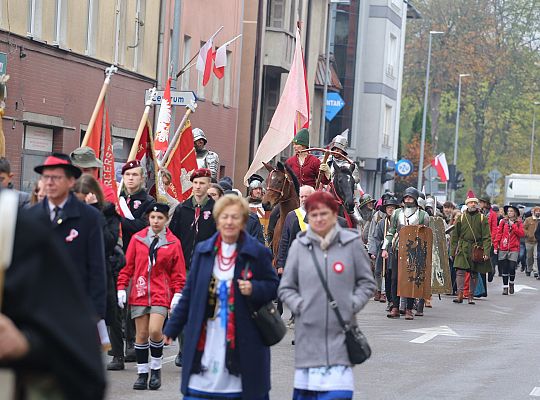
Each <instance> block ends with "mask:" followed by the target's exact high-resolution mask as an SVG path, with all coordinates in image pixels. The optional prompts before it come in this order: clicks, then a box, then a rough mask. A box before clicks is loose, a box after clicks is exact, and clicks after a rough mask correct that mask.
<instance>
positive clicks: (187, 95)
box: [144, 89, 197, 106]
mask: <svg viewBox="0 0 540 400" xmlns="http://www.w3.org/2000/svg"><path fill="white" fill-rule="evenodd" d="M163 93H165V91H164V90H156V93H155V94H154V97H153V98H152V104H161V99H162V98H163ZM149 97H150V89H147V90H146V93H145V95H144V102H145V103H146V101H147V100H148V98H149ZM192 101H197V96H195V93H194V92H191V91H175V90H171V105H173V106H187V105H188V104H190V103H191V102H192Z"/></svg>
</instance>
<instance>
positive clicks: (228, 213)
mask: <svg viewBox="0 0 540 400" xmlns="http://www.w3.org/2000/svg"><path fill="white" fill-rule="evenodd" d="M248 212H249V207H248V203H247V201H246V200H245V199H243V198H242V197H240V196H235V195H231V194H227V195H225V196H223V197H222V198H220V199H219V200H218V201H217V202H216V204H215V206H214V218H215V220H216V223H217V231H218V232H217V233H216V234H214V235H213V236H212V237H211V238H210V239H208V240H206V241H204V242H202V243H200V244H199V245H198V246H197V247H196V249H195V252H194V254H193V259H192V265H191V272H190V273H189V276H188V281H187V284H186V287H185V288H184V291H183V292H182V297H181V299H180V301H179V303H178V305H177V306H176V308H174V310H173V311H172V314H171V316H170V319H169V321H168V322H167V325H166V326H165V329H164V334H165V341H166V343H171V342H172V339H173V338H176V337H177V336H178V335H179V334H180V332H182V331H184V332H185V333H186V334H185V339H184V346H183V354H184V357H183V364H184V365H183V368H182V384H181V391H182V393H183V394H184V399H185V400H196V399H216V400H217V399H240V398H241V399H245V400H248V399H249V400H263V399H268V398H269V397H268V392H269V390H270V349H269V348H268V347H267V346H265V345H264V344H263V342H262V339H261V336H260V333H259V332H258V331H257V326H256V325H255V323H254V321H253V319H252V318H251V312H250V311H249V310H250V309H254V310H258V309H259V308H260V307H261V306H262V305H264V304H266V303H268V302H269V301H271V300H272V299H274V298H275V297H276V289H277V286H278V278H277V275H276V273H275V271H274V269H273V267H272V262H271V255H270V251H269V250H268V249H267V248H266V247H264V246H263V245H261V244H260V243H258V242H257V240H255V239H254V238H252V237H251V236H250V235H248V234H247V233H246V232H245V230H244V228H245V225H246V222H247V219H248ZM188 317H189V318H188Z"/></svg>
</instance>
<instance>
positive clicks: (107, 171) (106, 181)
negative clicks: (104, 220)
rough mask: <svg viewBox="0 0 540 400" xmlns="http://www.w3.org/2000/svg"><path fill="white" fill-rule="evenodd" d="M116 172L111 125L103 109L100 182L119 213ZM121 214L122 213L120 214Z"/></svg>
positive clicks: (107, 198) (107, 114) (107, 113)
mask: <svg viewBox="0 0 540 400" xmlns="http://www.w3.org/2000/svg"><path fill="white" fill-rule="evenodd" d="M115 175H116V173H115V168H114V152H113V145H112V138H111V125H110V122H109V112H108V111H105V135H104V137H103V171H102V173H101V182H102V184H103V186H105V187H106V188H108V190H104V192H105V193H109V196H112V197H107V196H106V197H105V199H106V200H107V201H109V202H111V203H113V204H114V205H115V206H116V210H117V211H118V212H119V213H121V208H120V204H119V203H118V194H117V193H118V186H117V183H116V176H115ZM122 216H123V215H122Z"/></svg>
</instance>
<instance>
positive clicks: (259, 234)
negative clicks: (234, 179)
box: [224, 189, 266, 246]
mask: <svg viewBox="0 0 540 400" xmlns="http://www.w3.org/2000/svg"><path fill="white" fill-rule="evenodd" d="M225 194H233V195H235V196H240V197H241V194H240V192H239V191H238V190H236V189H233V190H226V191H225V192H224V195H225ZM248 205H249V203H248ZM246 232H247V233H248V234H249V235H251V236H252V237H254V238H255V239H257V240H258V241H259V243H261V244H262V245H263V246H264V245H265V244H266V243H265V241H264V230H263V226H262V225H261V222H260V221H259V216H258V215H257V213H255V212H254V211H251V208H250V210H249V215H248V220H247V222H246Z"/></svg>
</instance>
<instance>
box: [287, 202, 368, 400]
mask: <svg viewBox="0 0 540 400" xmlns="http://www.w3.org/2000/svg"><path fill="white" fill-rule="evenodd" d="M305 209H306V212H307V217H308V223H309V227H308V229H307V231H306V232H302V233H300V234H299V235H298V236H297V239H296V240H295V241H294V242H293V243H292V245H291V248H290V250H289V255H288V258H287V262H286V264H285V270H284V274H283V277H282V278H281V284H280V287H279V298H280V299H281V300H282V301H283V302H284V303H285V304H286V305H287V306H288V307H289V309H290V310H291V311H292V313H293V314H294V315H295V317H296V320H295V343H296V348H295V350H296V372H295V376H294V393H293V399H297V400H304V399H317V398H322V397H319V396H322V395H323V392H324V396H325V397H324V398H328V399H334V398H339V399H352V398H353V392H354V380H353V371H352V368H351V362H350V360H349V357H348V354H347V349H346V347H345V334H344V333H343V329H342V327H341V325H340V324H339V322H338V319H337V318H336V315H335V313H334V311H333V309H332V308H331V307H330V304H329V303H328V300H327V297H326V296H325V295H324V293H325V289H324V286H323V284H322V282H321V279H320V278H319V275H318V273H317V270H316V268H317V266H316V264H315V263H314V261H312V253H313V254H314V256H315V257H316V259H317V260H318V264H319V266H320V268H321V269H322V274H323V275H324V277H325V280H326V283H327V285H328V287H329V289H330V292H331V293H332V295H333V297H334V299H335V300H336V302H337V306H338V308H339V311H340V312H341V315H342V316H343V319H344V320H345V321H347V322H351V323H353V324H355V323H356V319H355V315H356V313H358V312H359V311H360V310H361V309H362V308H363V307H364V306H365V304H366V303H367V302H368V301H369V299H370V297H371V296H372V295H373V293H374V291H375V281H374V280H373V274H372V272H371V267H370V265H371V263H370V260H369V257H368V255H367V252H366V251H365V249H364V246H362V245H361V241H360V236H359V235H358V232H356V231H353V230H349V229H345V228H341V227H340V226H339V224H338V223H337V219H338V205H337V203H336V201H335V200H334V197H333V196H332V195H330V194H329V193H326V192H315V193H314V194H312V195H311V196H310V197H308V199H307V200H306V202H305Z"/></svg>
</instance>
